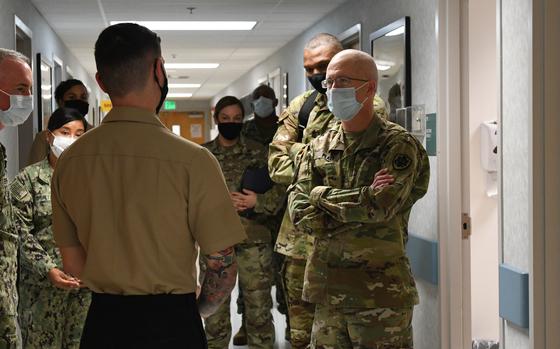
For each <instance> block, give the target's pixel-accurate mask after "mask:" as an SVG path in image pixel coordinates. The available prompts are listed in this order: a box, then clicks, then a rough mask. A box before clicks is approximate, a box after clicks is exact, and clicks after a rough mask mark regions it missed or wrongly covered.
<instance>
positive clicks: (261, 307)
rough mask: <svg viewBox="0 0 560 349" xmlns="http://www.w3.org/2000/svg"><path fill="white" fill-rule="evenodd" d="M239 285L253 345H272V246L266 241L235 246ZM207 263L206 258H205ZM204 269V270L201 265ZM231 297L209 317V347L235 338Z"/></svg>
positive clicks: (218, 346)
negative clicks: (232, 337) (233, 335)
mask: <svg viewBox="0 0 560 349" xmlns="http://www.w3.org/2000/svg"><path fill="white" fill-rule="evenodd" d="M235 254H236V259H237V268H238V269H237V273H238V278H239V286H240V287H241V290H242V292H243V302H244V312H245V328H246V330H247V343H248V346H249V348H272V345H273V344H274V325H273V323H272V314H271V312H270V309H271V308H272V297H271V295H270V289H271V287H272V265H271V263H272V261H271V255H272V248H271V246H270V245H269V244H266V243H259V244H255V243H243V244H238V245H236V246H235ZM201 263H203V258H201ZM201 269H204V267H203V266H201ZM230 316H231V314H230V297H228V299H227V300H226V301H225V302H224V303H223V304H222V305H221V306H220V308H219V309H218V311H217V312H216V313H215V314H213V315H212V316H210V317H208V318H206V319H205V321H204V324H205V331H206V337H207V339H208V348H210V349H225V348H228V345H229V341H230V339H231V318H230Z"/></svg>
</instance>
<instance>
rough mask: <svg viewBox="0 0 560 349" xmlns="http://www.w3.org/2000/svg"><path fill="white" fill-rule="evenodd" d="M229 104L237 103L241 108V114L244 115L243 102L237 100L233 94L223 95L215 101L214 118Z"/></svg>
mask: <svg viewBox="0 0 560 349" xmlns="http://www.w3.org/2000/svg"><path fill="white" fill-rule="evenodd" d="M230 105H237V106H239V108H240V109H241V115H242V116H245V108H243V103H241V101H240V100H239V98H237V97H234V96H225V97H222V98H220V100H219V101H218V103H216V107H215V108H214V118H215V119H217V118H218V115H220V112H221V111H222V110H223V109H224V108H225V107H229V106H230Z"/></svg>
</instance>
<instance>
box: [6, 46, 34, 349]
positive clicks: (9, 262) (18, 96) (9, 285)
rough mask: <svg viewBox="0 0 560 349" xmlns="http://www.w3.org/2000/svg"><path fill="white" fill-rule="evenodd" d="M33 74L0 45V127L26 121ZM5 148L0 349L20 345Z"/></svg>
mask: <svg viewBox="0 0 560 349" xmlns="http://www.w3.org/2000/svg"><path fill="white" fill-rule="evenodd" d="M32 83H33V76H32V72H31V67H30V65H29V60H28V59H27V57H25V56H24V55H22V54H20V53H18V52H16V51H12V50H8V49H3V48H0V130H2V129H3V128H4V127H5V126H17V125H20V124H22V123H23V122H25V120H26V119H27V118H28V117H29V114H30V113H31V111H32V110H33V96H32V95H31V85H32ZM6 170H7V159H6V148H5V147H4V145H3V144H0V270H1V271H2V280H1V282H0V349H4V348H10V349H11V348H19V347H20V346H21V341H20V340H19V338H18V337H19V334H18V324H17V289H16V280H17V268H18V266H17V249H18V237H17V233H16V231H15V229H14V227H13V221H12V220H13V216H12V207H11V205H10V192H9V190H8V178H7V173H6Z"/></svg>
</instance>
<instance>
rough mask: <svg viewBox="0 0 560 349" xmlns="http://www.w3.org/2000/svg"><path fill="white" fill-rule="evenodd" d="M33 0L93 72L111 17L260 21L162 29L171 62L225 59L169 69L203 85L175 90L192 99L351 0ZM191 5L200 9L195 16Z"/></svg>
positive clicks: (220, 85)
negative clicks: (241, 27) (244, 26)
mask: <svg viewBox="0 0 560 349" xmlns="http://www.w3.org/2000/svg"><path fill="white" fill-rule="evenodd" d="M32 1H33V3H34V5H35V6H36V7H37V9H38V10H39V11H40V12H41V13H42V14H43V16H44V17H45V19H46V20H47V21H48V22H49V24H50V25H51V27H52V28H53V29H54V30H55V32H56V33H57V34H58V35H59V36H60V37H61V38H62V40H63V41H64V43H65V44H66V45H67V46H68V47H69V48H70V50H71V51H72V53H73V54H74V55H75V56H76V57H77V58H78V59H79V60H80V62H81V63H82V64H83V65H84V66H85V67H86V69H87V70H88V71H89V72H90V73H91V74H92V75H93V74H95V71H96V69H95V61H94V57H93V47H94V44H95V40H96V39H97V36H98V35H99V33H100V32H101V31H102V30H103V29H104V28H105V27H106V26H107V25H108V22H110V21H114V20H135V21H140V20H145V21H146V20H154V21H155V20H175V21H177V20H199V21H201V20H202V21H203V20H255V21H258V23H257V25H256V26H255V28H254V29H253V30H251V31H191V32H173V31H162V32H158V34H159V35H160V36H161V37H162V48H163V56H164V58H165V60H166V62H167V63H172V62H177V63H179V62H181V63H220V67H219V68H217V69H197V70H178V71H170V70H169V71H168V74H169V75H170V82H176V83H177V82H182V83H187V82H188V83H199V84H202V86H201V87H200V88H198V89H192V88H191V89H183V90H181V91H173V92H193V93H194V94H193V99H208V98H211V97H213V96H214V95H215V94H217V93H218V92H219V91H220V90H222V89H223V88H225V87H227V86H228V85H230V84H231V83H232V82H234V81H235V80H236V79H237V78H239V77H240V76H242V75H243V74H244V73H246V72H247V71H249V70H250V69H251V68H253V67H254V66H256V65H257V64H258V63H259V62H261V61H263V60H264V59H265V58H267V57H269V56H270V55H271V54H272V53H274V52H275V51H276V50H278V49H279V48H280V47H282V46H283V45H285V44H286V43H288V42H289V41H290V40H291V39H293V38H294V37H296V36H297V35H298V34H300V33H301V32H303V31H304V30H305V29H307V28H309V27H310V26H311V25H312V24H313V23H315V22H316V21H318V20H319V19H321V18H322V17H323V16H325V15H326V14H327V13H329V12H330V11H332V10H334V9H335V8H336V7H337V6H339V5H340V4H342V3H343V2H345V1H346V0H305V1H303V0H198V1H178V0H175V1H168V0H32ZM187 7H195V10H194V11H193V14H190V11H189V10H187ZM178 76H182V77H183V78H180V79H179V78H177V77H178ZM185 77H188V78H185Z"/></svg>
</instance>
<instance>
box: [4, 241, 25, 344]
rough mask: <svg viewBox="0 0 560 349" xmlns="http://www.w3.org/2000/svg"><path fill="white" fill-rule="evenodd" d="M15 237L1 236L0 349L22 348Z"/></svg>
mask: <svg viewBox="0 0 560 349" xmlns="http://www.w3.org/2000/svg"><path fill="white" fill-rule="evenodd" d="M16 241H17V240H16V238H15V237H8V238H5V237H1V238H0V270H2V279H1V281H0V349H15V348H21V339H20V336H19V335H18V315H17V304H18V293H17V287H16V279H17V242H16Z"/></svg>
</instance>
